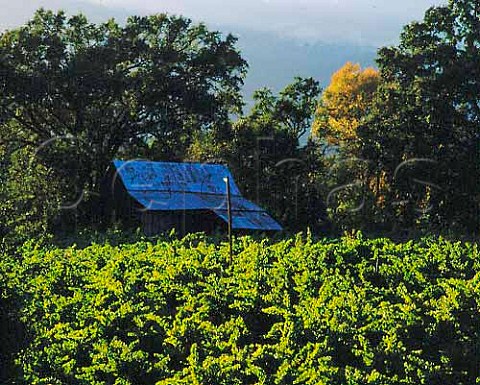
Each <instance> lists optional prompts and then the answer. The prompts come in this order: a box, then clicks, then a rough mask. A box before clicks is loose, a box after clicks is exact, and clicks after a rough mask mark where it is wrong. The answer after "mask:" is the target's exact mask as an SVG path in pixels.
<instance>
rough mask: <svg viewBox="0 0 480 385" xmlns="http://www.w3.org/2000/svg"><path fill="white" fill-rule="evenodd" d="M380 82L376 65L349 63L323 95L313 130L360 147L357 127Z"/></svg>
mask: <svg viewBox="0 0 480 385" xmlns="http://www.w3.org/2000/svg"><path fill="white" fill-rule="evenodd" d="M379 82H380V74H379V72H378V71H377V70H375V69H374V68H370V67H369V68H366V69H364V70H362V68H361V67H360V65H359V64H353V63H351V62H348V63H346V64H345V65H344V66H343V67H342V68H340V69H339V70H338V71H337V72H335V73H334V74H333V76H332V79H331V82H330V84H329V86H328V87H327V88H326V89H325V91H324V92H323V94H322V96H321V99H320V103H319V105H318V108H317V112H316V117H315V122H314V125H313V134H314V135H315V136H316V137H322V138H326V139H327V141H328V142H329V143H330V144H331V145H335V146H337V147H340V148H341V149H342V150H344V151H346V152H352V151H353V148H357V147H358V146H357V145H358V137H357V128H358V126H359V125H360V123H361V122H362V120H363V119H364V118H365V117H366V115H367V114H368V112H369V109H370V107H371V104H372V99H373V96H374V94H375V91H376V89H377V87H378V84H379Z"/></svg>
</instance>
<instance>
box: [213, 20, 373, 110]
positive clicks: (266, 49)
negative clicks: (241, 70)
mask: <svg viewBox="0 0 480 385" xmlns="http://www.w3.org/2000/svg"><path fill="white" fill-rule="evenodd" d="M219 29H220V30H228V29H227V28H226V27H223V28H219ZM233 34H234V35H235V36H237V37H238V46H239V47H240V49H241V51H242V55H243V57H244V58H245V59H246V60H247V61H248V63H249V65H250V68H249V71H248V76H247V79H246V82H245V87H244V95H245V98H246V100H247V101H250V99H251V95H252V93H253V91H254V90H256V89H258V88H260V87H270V88H272V89H273V90H274V91H279V90H280V89H282V88H283V87H284V86H285V85H287V84H289V83H290V82H291V81H292V79H293V77H294V76H312V77H314V78H315V79H317V80H318V81H319V82H320V84H321V85H322V86H323V87H325V86H326V85H328V84H329V82H330V77H331V76H332V74H333V73H334V72H335V71H336V70H338V69H339V68H340V67H341V66H342V65H343V64H345V63H346V62H347V61H352V62H355V63H360V64H361V65H362V66H375V56H376V51H377V48H376V47H372V46H358V45H354V44H350V45H348V44H327V43H313V44H305V43H302V42H300V41H298V40H294V39H289V38H284V37H281V36H278V35H276V34H273V33H267V32H256V31H240V32H235V33H233Z"/></svg>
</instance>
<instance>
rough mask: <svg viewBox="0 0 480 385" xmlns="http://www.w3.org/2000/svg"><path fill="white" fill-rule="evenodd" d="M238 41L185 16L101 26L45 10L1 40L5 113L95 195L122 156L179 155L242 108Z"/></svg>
mask: <svg viewBox="0 0 480 385" xmlns="http://www.w3.org/2000/svg"><path fill="white" fill-rule="evenodd" d="M235 42H236V39H235V38H234V37H232V36H231V35H228V36H226V37H223V36H222V35H221V34H220V33H218V32H211V31H209V30H207V28H206V27H205V26H204V25H203V24H199V25H194V24H192V22H191V21H190V20H188V19H185V18H183V17H171V16H167V15H155V16H148V17H130V18H129V19H128V20H127V22H126V24H125V25H124V26H120V25H118V24H117V23H115V22H114V21H113V20H110V21H108V22H106V23H103V24H99V25H95V24H91V23H89V22H88V21H87V19H86V18H85V17H84V16H82V15H77V16H72V17H67V16H66V15H65V14H64V13H63V12H59V13H53V12H51V11H45V10H43V9H41V10H39V11H37V12H36V13H35V16H34V17H33V19H32V20H31V21H29V22H28V23H27V24H25V25H24V26H22V27H20V28H18V29H16V30H12V31H8V32H5V33H3V34H2V35H1V36H0V94H1V95H2V99H1V100H0V116H1V117H2V120H3V121H5V120H14V121H16V122H17V124H18V126H19V129H18V131H17V134H18V136H19V137H21V138H23V139H28V143H29V144H30V145H32V146H42V151H41V153H39V155H41V156H42V158H43V159H44V162H45V164H46V165H50V166H55V168H56V169H57V171H58V173H60V174H62V176H63V177H64V178H70V177H71V175H72V174H75V175H76V182H75V184H76V189H77V190H80V191H81V190H88V191H91V192H97V191H98V189H99V184H100V182H101V180H102V177H103V176H104V174H105V171H106V170H107V168H108V165H109V163H110V161H111V160H112V159H113V158H114V157H115V156H118V155H119V154H121V153H122V152H124V153H127V152H128V154H129V155H131V156H138V155H139V154H140V155H142V154H148V150H149V149H153V150H154V154H155V156H156V157H159V158H168V159H181V158H182V157H183V156H184V154H185V151H186V149H187V148H188V146H189V145H190V142H191V138H192V136H193V135H192V133H193V132H194V131H196V130H200V131H202V130H204V131H208V130H212V129H221V128H222V126H224V125H225V124H226V123H227V122H228V119H229V114H230V113H231V112H233V111H237V110H239V109H240V108H241V104H242V102H241V97H240V94H239V90H240V87H241V85H242V79H243V76H244V74H245V70H246V62H245V61H244V60H243V59H242V58H241V57H240V54H239V52H238V50H237V49H236V47H235ZM141 149H143V150H141ZM75 194H77V192H72V195H75Z"/></svg>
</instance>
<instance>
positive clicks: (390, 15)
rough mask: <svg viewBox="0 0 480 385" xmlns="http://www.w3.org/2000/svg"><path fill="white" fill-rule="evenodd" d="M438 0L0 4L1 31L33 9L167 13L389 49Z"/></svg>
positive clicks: (24, 0) (98, 14) (3, 0)
mask: <svg viewBox="0 0 480 385" xmlns="http://www.w3.org/2000/svg"><path fill="white" fill-rule="evenodd" d="M443 2H444V1H439V0H401V1H393V0H0V9H1V12H0V28H1V29H5V28H12V27H15V26H17V25H19V24H22V23H23V22H25V21H26V20H27V19H28V18H29V17H30V16H31V15H32V13H33V12H34V10H35V9H36V8H39V7H40V6H44V7H45V8H50V9H58V8H63V9H65V10H66V11H67V12H69V13H76V12H78V11H82V12H83V13H85V14H87V15H88V16H90V17H91V18H92V19H93V20H94V21H99V20H101V19H105V18H107V17H108V16H115V17H116V18H117V19H122V18H123V17H125V16H126V15H129V14H141V13H156V12H169V13H175V14H183V15H185V16H188V17H190V18H192V19H194V20H196V21H199V20H201V21H204V22H206V23H207V24H208V25H210V26H213V27H220V28H222V29H223V30H225V29H228V31H227V32H234V33H235V32H236V31H237V30H238V31H243V30H254V31H259V32H269V33H274V34H276V35H278V36H281V37H285V38H292V39H296V40H299V41H301V42H304V43H312V44H313V43H318V42H325V43H348V44H358V45H364V46H365V45H368V46H375V47H378V46H381V45H386V44H394V43H395V42H396V41H397V40H398V36H399V33H400V31H401V28H402V26H403V25H405V24H406V23H408V22H410V21H412V20H420V19H422V17H423V14H424V12H425V10H427V9H428V8H429V7H430V6H432V5H439V4H441V3H443Z"/></svg>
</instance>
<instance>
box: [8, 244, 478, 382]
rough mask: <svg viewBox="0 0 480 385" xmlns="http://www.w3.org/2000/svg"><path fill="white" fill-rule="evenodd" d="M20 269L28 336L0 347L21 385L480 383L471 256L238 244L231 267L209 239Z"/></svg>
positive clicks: (56, 253) (59, 258) (32, 255)
mask: <svg viewBox="0 0 480 385" xmlns="http://www.w3.org/2000/svg"><path fill="white" fill-rule="evenodd" d="M22 255H23V257H22V258H21V259H13V258H11V259H8V258H7V259H5V258H4V260H3V262H2V268H1V271H2V277H3V278H2V290H3V304H4V307H5V306H7V307H9V308H10V309H17V314H16V316H17V317H18V320H19V321H21V322H20V324H19V325H22V324H23V327H24V329H25V330H24V331H23V332H22V333H17V335H18V336H20V337H17V338H11V336H10V338H6V339H4V341H5V342H4V345H5V344H6V345H9V344H10V345H12V346H13V345H15V344H16V348H15V347H11V349H12V352H14V351H15V349H16V350H17V351H16V352H14V353H12V354H15V357H14V362H15V363H16V365H17V370H11V371H10V375H11V376H14V377H15V378H10V381H11V382H14V383H28V384H45V385H47V384H48V385H56V384H59V385H60V384H62V385H66V384H92V385H97V384H98V385H100V384H102V385H103V384H165V385H166V384H205V385H213V384H338V385H348V384H385V385H387V384H388V385H394V384H412V385H417V384H442V385H446V384H452V385H453V384H455V385H461V384H464V385H472V384H475V383H476V384H479V383H480V373H479V372H480V310H479V309H480V255H479V250H478V247H477V245H475V244H468V243H452V242H448V241H446V240H442V239H436V240H423V241H421V242H416V243H414V242H408V243H403V244H395V243H393V242H391V241H389V240H387V239H375V240H366V239H362V238H361V236H360V237H354V238H343V239H341V240H338V241H329V242H320V243H315V242H313V241H311V240H309V239H305V238H302V237H301V236H298V237H296V238H295V239H291V240H286V241H282V242H279V243H275V244H269V243H268V242H267V241H263V242H258V241H255V240H253V239H250V238H242V239H239V240H237V242H236V245H235V255H234V259H233V262H232V263H231V264H230V263H229V258H228V248H227V246H225V245H220V246H218V245H215V244H213V243H209V242H208V241H206V240H203V239H202V238H201V237H190V238H186V239H185V240H183V241H168V242H167V241H164V242H163V241H159V242H158V243H149V242H140V243H136V244H129V245H120V246H109V245H108V244H107V245H93V246H90V247H87V248H85V249H81V250H78V249H76V248H67V249H48V248H47V249H42V248H38V247H35V246H32V245H30V246H24V248H23V250H22ZM12 311H13V310H12ZM9 314H10V315H9V317H7V318H8V319H9V320H10V321H12V319H13V318H14V315H15V313H14V312H13V313H12V312H10V313H9ZM12 314H13V315H12ZM2 330H3V332H4V334H5V333H6V332H5V331H6V330H7V331H8V330H10V329H9V328H6V327H5V325H4V326H3V328H2ZM0 337H1V336H0ZM4 337H5V336H4ZM12 339H13V340H15V341H12ZM19 339H20V340H21V341H19ZM14 342H15V343H14ZM4 350H5V346H4ZM4 356H5V357H7V355H6V354H4Z"/></svg>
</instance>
